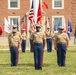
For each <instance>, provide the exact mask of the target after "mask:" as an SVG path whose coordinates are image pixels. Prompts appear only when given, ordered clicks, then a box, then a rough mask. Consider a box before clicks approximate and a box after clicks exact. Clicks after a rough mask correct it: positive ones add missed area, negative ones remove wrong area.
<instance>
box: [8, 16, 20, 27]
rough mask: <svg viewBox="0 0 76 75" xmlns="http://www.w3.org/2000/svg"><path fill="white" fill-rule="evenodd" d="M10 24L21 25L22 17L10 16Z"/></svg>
mask: <svg viewBox="0 0 76 75" xmlns="http://www.w3.org/2000/svg"><path fill="white" fill-rule="evenodd" d="M8 20H9V23H10V25H17V26H19V25H20V23H19V22H20V17H19V16H9V17H8Z"/></svg>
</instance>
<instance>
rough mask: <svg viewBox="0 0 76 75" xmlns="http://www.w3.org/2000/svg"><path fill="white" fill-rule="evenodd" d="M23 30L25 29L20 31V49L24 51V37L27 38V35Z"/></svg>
mask: <svg viewBox="0 0 76 75" xmlns="http://www.w3.org/2000/svg"><path fill="white" fill-rule="evenodd" d="M24 30H25V29H23V30H22V32H21V38H22V43H21V49H22V52H25V51H26V38H27V35H26V32H25V31H24Z"/></svg>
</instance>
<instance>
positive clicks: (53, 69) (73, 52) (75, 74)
mask: <svg viewBox="0 0 76 75" xmlns="http://www.w3.org/2000/svg"><path fill="white" fill-rule="evenodd" d="M56 60H57V59H56V51H55V50H53V52H52V53H47V52H46V51H45V52H44V65H43V69H42V70H35V69H34V60H33V53H30V51H28V50H27V51H26V53H22V52H20V57H19V64H18V66H17V67H11V66H10V52H9V51H8V50H5V51H4V50H3V51H2V50H0V75H76V48H75V47H70V50H68V51H67V56H66V67H59V66H58V65H57V61H56Z"/></svg>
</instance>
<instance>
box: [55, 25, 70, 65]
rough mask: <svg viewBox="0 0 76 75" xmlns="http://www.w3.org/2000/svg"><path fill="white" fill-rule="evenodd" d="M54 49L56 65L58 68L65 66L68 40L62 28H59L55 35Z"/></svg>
mask: <svg viewBox="0 0 76 75" xmlns="http://www.w3.org/2000/svg"><path fill="white" fill-rule="evenodd" d="M54 37H55V40H54V48H55V50H56V51H57V63H58V65H59V66H65V65H66V64H65V59H66V50H67V49H68V44H69V38H68V35H67V34H66V33H64V28H63V27H61V26H60V27H59V32H58V33H56V34H55V36H54Z"/></svg>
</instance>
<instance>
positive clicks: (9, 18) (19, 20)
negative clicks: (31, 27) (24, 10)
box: [8, 16, 20, 26]
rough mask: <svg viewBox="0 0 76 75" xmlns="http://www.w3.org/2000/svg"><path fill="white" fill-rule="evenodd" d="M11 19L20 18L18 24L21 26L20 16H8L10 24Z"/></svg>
mask: <svg viewBox="0 0 76 75" xmlns="http://www.w3.org/2000/svg"><path fill="white" fill-rule="evenodd" d="M10 18H18V24H19V26H20V16H8V21H9V23H10Z"/></svg>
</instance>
